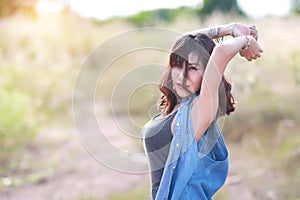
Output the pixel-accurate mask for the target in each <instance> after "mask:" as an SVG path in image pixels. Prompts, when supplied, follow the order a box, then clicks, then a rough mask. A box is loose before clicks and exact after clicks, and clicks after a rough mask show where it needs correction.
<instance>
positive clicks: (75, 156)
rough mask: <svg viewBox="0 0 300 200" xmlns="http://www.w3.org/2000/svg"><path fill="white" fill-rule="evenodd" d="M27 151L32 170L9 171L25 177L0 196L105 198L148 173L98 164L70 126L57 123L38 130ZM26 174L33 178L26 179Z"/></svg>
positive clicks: (20, 199) (17, 199)
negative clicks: (127, 171) (118, 169)
mask: <svg viewBox="0 0 300 200" xmlns="http://www.w3.org/2000/svg"><path fill="white" fill-rule="evenodd" d="M99 145H100V144H99ZM28 151H29V152H26V153H27V154H28V157H27V161H28V162H30V163H29V165H30V166H34V167H35V170H26V169H23V171H22V170H21V171H20V172H18V173H17V174H12V176H11V178H12V179H13V180H17V179H25V180H26V179H27V181H25V182H24V183H23V184H21V186H19V187H15V188H14V187H12V188H6V189H5V190H4V191H1V194H0V199H1V200H45V199H47V200H48V199H49V200H71V199H72V200H73V199H74V200H75V199H80V198H95V199H106V198H105V197H107V196H109V195H111V194H114V193H121V192H125V191H126V190H129V189H131V188H134V187H140V186H141V185H145V186H147V184H148V181H149V180H148V174H129V173H122V172H118V171H115V170H113V169H110V168H108V167H106V166H104V165H102V164H101V163H99V162H98V161H96V160H95V159H94V158H93V157H92V156H91V155H90V154H89V153H88V152H87V151H86V150H85V149H84V147H83V145H82V143H81V142H80V140H79V137H78V136H77V135H76V134H75V133H74V132H73V130H71V129H70V130H69V133H66V132H65V130H64V129H61V128H60V127H52V128H49V127H48V128H47V130H42V131H41V132H40V133H39V134H38V135H37V137H36V138H35V140H34V141H33V142H32V144H31V145H30V148H29V150H28ZM24 153H25V152H24ZM28 177H29V178H28ZM30 177H32V178H31V179H34V177H36V178H35V180H28V179H30ZM120 180H121V181H120Z"/></svg>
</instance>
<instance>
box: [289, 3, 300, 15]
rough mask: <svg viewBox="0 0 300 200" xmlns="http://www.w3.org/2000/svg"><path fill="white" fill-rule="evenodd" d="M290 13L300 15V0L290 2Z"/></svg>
mask: <svg viewBox="0 0 300 200" xmlns="http://www.w3.org/2000/svg"><path fill="white" fill-rule="evenodd" d="M291 12H292V13H295V14H300V0H292V7H291Z"/></svg>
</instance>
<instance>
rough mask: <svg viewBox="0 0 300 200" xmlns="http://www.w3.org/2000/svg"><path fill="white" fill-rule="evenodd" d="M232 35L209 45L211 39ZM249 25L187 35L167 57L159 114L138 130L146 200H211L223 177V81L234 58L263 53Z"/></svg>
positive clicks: (227, 91) (229, 103)
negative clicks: (146, 173)
mask: <svg viewBox="0 0 300 200" xmlns="http://www.w3.org/2000/svg"><path fill="white" fill-rule="evenodd" d="M225 35H231V36H233V38H232V39H230V40H226V41H224V42H222V43H219V44H217V45H215V43H214V41H213V40H212V39H217V38H219V37H223V36H225ZM257 37H258V35H257V31H256V28H255V26H246V25H243V24H239V23H231V24H228V25H223V26H218V27H213V28H207V29H202V30H198V31H195V32H190V33H188V34H186V35H184V36H182V37H181V38H179V39H178V40H177V41H176V42H175V44H174V46H173V48H172V50H171V53H170V57H169V65H168V68H167V71H166V73H165V75H164V76H163V79H162V82H161V86H160V90H161V92H162V93H163V96H162V98H161V99H160V101H159V102H158V106H159V110H160V115H159V116H156V117H154V118H153V119H152V120H151V121H149V122H148V123H147V124H146V125H145V126H144V127H143V129H142V136H143V142H144V147H145V151H146V154H147V156H148V160H149V165H150V169H151V199H157V200H161V199H180V200H184V199H188V200H192V199H204V200H205V199H211V198H212V196H213V195H214V194H215V193H216V191H217V190H218V189H220V188H221V186H222V185H223V184H224V182H225V180H226V177H227V174H228V152H227V148H226V145H225V143H224V139H223V136H222V134H221V132H220V130H219V129H218V126H217V124H216V121H217V119H218V117H220V116H223V115H225V114H230V113H231V112H233V111H234V99H233V96H232V94H231V84H230V83H229V82H228V81H227V80H226V79H225V78H224V75H223V74H224V71H225V69H226V66H227V64H228V63H229V61H230V60H231V59H232V58H233V57H234V56H235V55H237V54H238V53H240V55H241V56H242V57H245V58H246V59H247V60H248V61H251V60H252V59H257V58H258V57H260V56H261V54H262V52H263V50H262V48H261V47H260V45H259V44H258V42H257Z"/></svg>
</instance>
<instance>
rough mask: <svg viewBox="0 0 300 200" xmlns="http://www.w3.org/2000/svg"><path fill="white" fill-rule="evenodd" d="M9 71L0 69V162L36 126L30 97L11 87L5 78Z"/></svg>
mask: <svg viewBox="0 0 300 200" xmlns="http://www.w3.org/2000/svg"><path fill="white" fill-rule="evenodd" d="M10 73H14V71H12V70H1V71H0V79H1V80H2V83H1V85H0V96H1V98H0V113H1V118H0V148H1V151H0V163H3V162H5V161H7V160H6V159H7V158H9V157H10V155H12V153H14V152H15V151H16V150H17V149H19V148H21V147H23V146H24V145H25V144H26V143H27V142H28V141H29V140H30V139H31V138H32V137H33V136H34V134H35V131H36V127H37V126H36V121H35V120H34V117H35V115H34V108H33V105H32V104H31V102H30V98H29V96H28V95H27V94H25V93H24V92H22V91H20V90H18V89H16V88H13V87H11V84H10V83H8V82H9V81H8V80H6V79H7V77H9V74H10ZM15 81H16V80H15ZM1 166H3V165H1ZM0 170H2V169H0Z"/></svg>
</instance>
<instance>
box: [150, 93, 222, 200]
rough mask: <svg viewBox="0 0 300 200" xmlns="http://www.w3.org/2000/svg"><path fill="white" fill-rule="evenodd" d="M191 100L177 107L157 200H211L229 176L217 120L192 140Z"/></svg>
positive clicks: (182, 102)
mask: <svg viewBox="0 0 300 200" xmlns="http://www.w3.org/2000/svg"><path fill="white" fill-rule="evenodd" d="M194 97H195V96H192V97H188V98H185V99H183V100H182V101H181V103H180V106H179V108H178V111H177V116H176V121H175V131H174V137H173V140H172V143H171V146H170V151H169V155H168V158H167V162H166V165H165V168H164V172H163V175H162V179H161V182H160V185H159V188H158V192H157V195H156V198H155V199H156V200H169V199H171V200H177V199H178V200H193V199H195V200H196V199H197V200H211V199H212V196H213V195H214V194H215V193H216V192H217V191H218V190H219V189H220V188H221V187H222V185H223V184H224V182H225V180H226V177H227V175H228V151H227V148H226V145H225V143H224V139H223V136H222V134H221V132H220V130H219V128H218V126H217V124H216V121H213V122H212V123H211V125H210V126H209V128H208V129H207V130H206V132H205V134H204V135H203V136H202V137H201V139H200V141H199V142H198V143H197V141H196V140H195V136H194V130H193V125H192V120H191V117H190V111H191V107H192V100H193V98H194Z"/></svg>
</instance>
